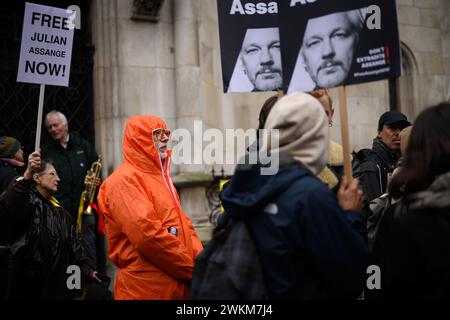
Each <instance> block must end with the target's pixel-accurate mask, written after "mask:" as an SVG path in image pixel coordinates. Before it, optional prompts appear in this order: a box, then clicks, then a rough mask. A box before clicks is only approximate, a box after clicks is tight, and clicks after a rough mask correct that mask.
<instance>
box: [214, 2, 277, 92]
mask: <svg viewBox="0 0 450 320" xmlns="http://www.w3.org/2000/svg"><path fill="white" fill-rule="evenodd" d="M217 7H218V14H219V33H220V47H221V61H222V79H223V88H224V92H252V91H274V90H277V89H279V88H281V87H282V85H283V75H282V64H281V52H280V50H281V48H280V34H279V28H278V24H279V22H278V2H277V1H258V0H256V1H250V0H218V1H217Z"/></svg>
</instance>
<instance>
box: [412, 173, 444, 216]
mask: <svg viewBox="0 0 450 320" xmlns="http://www.w3.org/2000/svg"><path fill="white" fill-rule="evenodd" d="M407 201H408V203H410V208H411V209H423V208H440V209H445V208H450V172H447V173H445V174H442V175H440V176H438V177H437V178H436V179H435V180H434V182H433V183H432V184H431V185H430V187H429V188H428V189H427V190H425V191H420V192H417V193H414V194H412V195H410V196H408V200H407Z"/></svg>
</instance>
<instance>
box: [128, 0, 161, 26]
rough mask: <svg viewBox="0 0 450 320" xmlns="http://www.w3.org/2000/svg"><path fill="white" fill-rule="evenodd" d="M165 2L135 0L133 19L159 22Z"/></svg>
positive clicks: (159, 0) (158, 0)
mask: <svg viewBox="0 0 450 320" xmlns="http://www.w3.org/2000/svg"><path fill="white" fill-rule="evenodd" d="M163 3H164V0H134V2H133V16H132V19H134V20H146V21H152V22H158V21H159V13H160V11H161V7H162V5H163Z"/></svg>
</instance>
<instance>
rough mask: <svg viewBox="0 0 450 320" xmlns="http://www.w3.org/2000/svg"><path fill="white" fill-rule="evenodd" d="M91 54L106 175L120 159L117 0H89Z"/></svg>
mask: <svg viewBox="0 0 450 320" xmlns="http://www.w3.org/2000/svg"><path fill="white" fill-rule="evenodd" d="M91 12H92V18H91V21H92V28H93V32H92V35H93V42H94V44H95V47H96V53H95V55H94V93H95V98H94V103H95V108H94V112H95V123H96V130H95V132H96V141H97V150H98V152H99V153H100V154H101V155H102V157H103V168H102V172H103V176H104V177H106V176H107V175H108V174H109V173H111V172H112V171H113V170H114V168H116V167H117V166H118V165H119V164H120V163H121V161H122V144H121V143H120V141H121V135H122V132H121V129H122V126H121V124H120V120H121V119H120V118H119V110H120V105H119V91H118V88H119V86H120V83H119V77H118V50H117V37H118V34H117V23H116V17H117V0H96V1H93V2H92V10H91Z"/></svg>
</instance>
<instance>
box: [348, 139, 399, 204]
mask: <svg viewBox="0 0 450 320" xmlns="http://www.w3.org/2000/svg"><path fill="white" fill-rule="evenodd" d="M398 159H399V153H398V152H392V151H391V150H390V149H389V148H388V147H387V146H386V145H385V144H384V143H383V142H382V141H381V139H378V138H375V139H374V140H373V145H372V149H362V150H360V151H359V152H358V153H355V154H353V164H352V165H353V177H354V178H358V179H359V180H360V184H361V186H362V190H363V192H364V199H365V203H366V204H367V203H368V202H369V201H371V200H373V199H375V198H378V197H379V196H381V195H382V194H384V193H385V192H386V188H387V183H388V176H389V174H390V173H392V172H393V171H394V169H395V167H396V165H397V162H398Z"/></svg>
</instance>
